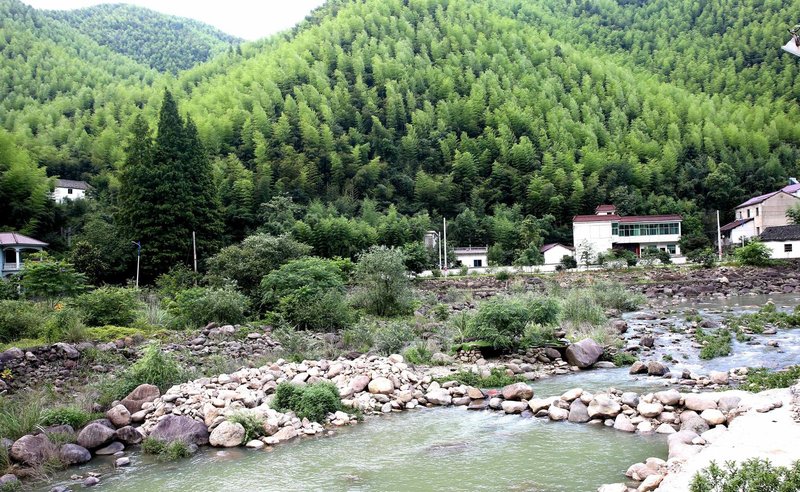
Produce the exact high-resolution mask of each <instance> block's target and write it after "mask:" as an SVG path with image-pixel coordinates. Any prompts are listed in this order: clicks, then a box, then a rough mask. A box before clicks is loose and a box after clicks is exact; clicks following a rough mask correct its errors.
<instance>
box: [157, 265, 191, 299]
mask: <svg viewBox="0 0 800 492" xmlns="http://www.w3.org/2000/svg"><path fill="white" fill-rule="evenodd" d="M201 279H202V275H200V274H199V273H196V272H195V271H193V270H191V269H190V268H189V267H188V266H186V265H184V264H179V265H175V266H174V267H172V268H170V270H169V271H168V272H167V273H162V274H161V275H159V277H158V278H157V279H156V287H158V293H159V295H160V296H161V297H162V298H163V299H175V297H176V296H177V295H178V293H180V292H181V291H184V290H186V289H191V288H192V287H196V286H197V284H198V283H200V280H201Z"/></svg>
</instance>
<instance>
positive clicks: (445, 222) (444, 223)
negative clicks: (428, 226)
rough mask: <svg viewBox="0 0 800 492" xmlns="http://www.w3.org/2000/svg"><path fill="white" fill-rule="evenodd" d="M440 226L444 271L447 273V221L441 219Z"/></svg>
mask: <svg viewBox="0 0 800 492" xmlns="http://www.w3.org/2000/svg"><path fill="white" fill-rule="evenodd" d="M442 224H443V227H444V245H443V246H442V247H443V248H444V271H445V272H447V219H445V218H442Z"/></svg>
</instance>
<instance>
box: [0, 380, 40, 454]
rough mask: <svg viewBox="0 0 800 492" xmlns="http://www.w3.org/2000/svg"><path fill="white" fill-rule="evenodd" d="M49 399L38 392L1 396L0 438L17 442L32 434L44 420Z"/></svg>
mask: <svg viewBox="0 0 800 492" xmlns="http://www.w3.org/2000/svg"><path fill="white" fill-rule="evenodd" d="M47 399H48V398H47V397H46V396H44V395H43V394H42V393H41V392H37V391H23V392H20V393H17V394H15V395H14V396H13V397H10V396H5V395H0V436H3V437H6V438H8V439H11V440H16V439H19V438H20V437H22V436H24V435H25V434H30V433H32V432H33V431H34V430H35V429H36V427H37V426H38V425H39V423H40V422H41V420H42V412H43V411H44V408H45V407H46V401H47ZM0 447H2V446H0Z"/></svg>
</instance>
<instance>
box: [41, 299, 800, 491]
mask: <svg viewBox="0 0 800 492" xmlns="http://www.w3.org/2000/svg"><path fill="white" fill-rule="evenodd" d="M768 299H772V300H774V302H775V303H776V304H777V305H778V306H779V307H781V306H783V308H785V309H788V308H791V307H793V306H795V305H797V304H798V296H797V295H796V294H789V295H777V296H754V297H739V298H728V299H713V300H708V301H701V302H683V303H678V304H675V305H674V306H671V309H672V312H671V313H669V314H668V315H666V316H664V315H660V316H658V317H657V319H650V320H646V319H641V318H642V314H647V311H644V312H643V313H632V314H630V315H627V316H626V318H627V319H628V321H629V323H630V324H631V330H629V333H628V335H627V336H628V337H631V336H632V333H633V332H635V331H637V330H641V329H646V330H647V331H649V332H651V333H653V334H654V335H655V336H656V347H655V352H654V354H655V355H653V354H651V355H650V356H648V357H655V358H656V359H660V358H661V357H662V356H663V355H664V354H670V355H672V356H674V357H675V358H676V359H677V360H676V361H675V362H673V363H669V364H668V365H669V366H670V367H671V368H672V369H673V370H674V369H682V368H689V369H692V370H700V372H703V373H707V372H708V371H709V370H712V369H720V370H727V369H728V368H732V367H738V366H765V367H783V366H786V365H789V364H796V363H798V361H800V329H797V330H779V331H778V334H777V335H772V336H756V337H754V338H753V341H754V342H756V343H751V344H746V343H740V342H734V346H733V354H732V355H730V356H728V357H720V358H718V359H713V360H711V361H701V360H700V359H699V358H698V357H697V349H696V347H693V346H692V342H691V341H690V340H688V339H687V337H686V336H684V335H679V334H677V333H675V332H674V331H675V330H674V328H675V327H682V326H685V325H686V320H685V317H686V312H687V310H688V309H692V310H697V311H698V312H699V314H700V315H701V316H703V318H704V319H711V320H714V321H719V320H721V319H723V317H724V316H725V315H728V314H741V313H744V312H753V311H755V310H757V309H758V308H759V307H760V306H761V305H763V304H764V303H765V302H766V301H767V300H768ZM767 340H778V341H779V345H780V346H779V347H778V348H774V347H769V346H768V345H767V344H766V341H767ZM531 386H533V388H534V391H535V395H536V396H537V397H546V396H552V395H560V394H562V393H563V392H564V391H566V390H568V389H570V388H575V387H581V388H584V389H585V390H587V391H591V392H597V391H601V390H605V389H607V388H608V387H610V386H613V387H615V388H617V389H621V390H625V391H636V392H639V393H645V392H649V391H656V390H659V389H663V388H664V387H665V386H669V383H668V382H667V381H665V380H664V379H663V378H653V377H646V376H631V375H629V374H628V370H627V368H618V369H596V370H592V371H581V372H577V373H572V374H568V375H564V376H557V377H551V378H546V379H541V380H538V381H534V382H533V383H531ZM128 455H129V456H130V458H131V466H130V467H127V468H122V469H116V470H115V469H114V468H113V466H112V462H113V461H112V460H111V459H108V460H106V461H101V460H93V461H92V462H91V463H90V464H89V465H85V466H83V467H81V468H70V469H69V470H68V471H66V472H64V474H63V475H61V477H60V479H59V481H60V483H61V484H63V485H71V486H73V487H75V485H76V482H74V481H71V480H67V477H69V476H70V475H71V474H75V473H78V474H80V473H85V472H88V471H96V472H101V473H102V474H103V476H102V480H101V482H100V485H99V486H98V487H97V488H98V489H99V490H108V491H137V492H140V491H158V490H169V491H198V492H199V491H203V492H206V491H209V492H211V491H229V490H233V491H242V492H244V491H250V490H267V491H272V490H275V491H295V490H297V491H301V490H303V491H305V490H325V491H329V490H330V491H339V490H348V491H350V490H352V491H362V490H364V491H366V490H369V491H417V490H420V491H423V490H425V491H427V490H510V491H547V492H550V491H552V492H558V491H565V492H566V491H569V492H578V491H593V490H596V489H597V487H598V486H599V485H600V484H603V483H613V482H620V481H624V480H625V475H624V472H625V470H626V469H627V468H628V466H630V465H631V464H633V463H636V462H640V461H643V460H644V459H646V458H648V457H661V458H666V455H667V445H666V439H665V438H664V436H662V435H651V436H641V435H634V434H628V433H624V432H617V431H614V430H613V429H609V428H606V427H604V426H602V425H590V424H571V423H567V422H550V421H549V420H547V419H535V418H533V419H526V418H522V417H520V416H516V415H510V416H507V415H503V414H501V413H498V412H473V411H468V410H466V409H464V408H463V407H461V408H435V409H418V410H413V411H408V412H403V413H399V414H390V415H385V416H381V417H374V418H369V419H367V421H366V422H364V423H363V424H359V425H356V426H353V427H349V428H343V429H337V430H336V431H335V434H334V435H332V436H326V437H314V438H303V439H296V440H295V441H294V442H291V443H288V444H282V445H279V446H275V447H274V448H267V449H266V450H262V451H253V450H248V449H243V448H235V449H231V450H225V451H220V450H218V449H211V448H203V449H201V450H200V451H199V452H198V453H197V454H195V455H194V456H193V457H191V458H189V459H186V460H183V461H178V462H175V463H160V462H157V461H155V460H153V459H152V458H151V457H148V456H144V455H142V454H140V453H129V454H128ZM52 486H53V484H52V483H51V484H48V485H47V486H46V487H44V488H43V489H42V490H49V489H50V488H51V487H52Z"/></svg>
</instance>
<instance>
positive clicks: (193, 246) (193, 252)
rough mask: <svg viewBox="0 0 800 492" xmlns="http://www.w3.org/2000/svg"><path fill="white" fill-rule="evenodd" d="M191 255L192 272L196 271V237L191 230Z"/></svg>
mask: <svg viewBox="0 0 800 492" xmlns="http://www.w3.org/2000/svg"><path fill="white" fill-rule="evenodd" d="M192 255H194V273H197V237H195V234H194V231H192Z"/></svg>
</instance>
